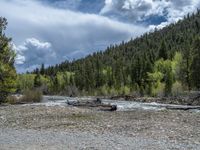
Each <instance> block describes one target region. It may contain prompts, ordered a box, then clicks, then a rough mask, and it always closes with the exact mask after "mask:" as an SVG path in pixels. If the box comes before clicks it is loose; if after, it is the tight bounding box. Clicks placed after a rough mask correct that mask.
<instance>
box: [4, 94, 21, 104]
mask: <svg viewBox="0 0 200 150" xmlns="http://www.w3.org/2000/svg"><path fill="white" fill-rule="evenodd" d="M18 102H19V99H18V98H17V97H16V96H11V95H10V96H8V97H7V98H6V103H8V104H11V105H14V104H16V103H18Z"/></svg>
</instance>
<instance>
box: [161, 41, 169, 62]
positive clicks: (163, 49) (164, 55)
mask: <svg viewBox="0 0 200 150" xmlns="http://www.w3.org/2000/svg"><path fill="white" fill-rule="evenodd" d="M159 58H163V59H164V60H167V59H168V54H167V47H166V43H165V41H164V40H163V41H162V43H161V47H160V50H159Z"/></svg>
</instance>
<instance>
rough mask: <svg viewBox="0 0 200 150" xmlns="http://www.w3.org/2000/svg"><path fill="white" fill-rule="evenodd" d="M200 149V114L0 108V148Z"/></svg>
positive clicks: (19, 107) (58, 108) (40, 107)
mask: <svg viewBox="0 0 200 150" xmlns="http://www.w3.org/2000/svg"><path fill="white" fill-rule="evenodd" d="M199 148H200V113H199V112H195V111H194V112H193V111H192V112H191V111H178V110H157V111H155V110H144V109H136V110H131V111H116V112H102V111H96V110H93V109H86V108H76V107H69V106H66V105H57V106H56V105H16V106H11V105H9V106H1V107H0V149H3V150H4V149H5V150H10V149H11V150H12V149H13V150H16V149H20V150H21V149H22V150H23V149H24V150H27V149H30V150H32V149H37V150H40V149H41V150H43V149H56V150H57V149H72V150H73V149H100V150H101V149H102V150H103V149H123V150H126V149H127V150H129V149H137V150H139V149H148V150H149V149H150V150H151V149H152V150H160V149H163V150H164V149H183V150H184V149H186V150H187V149H188V150H192V149H194V150H199Z"/></svg>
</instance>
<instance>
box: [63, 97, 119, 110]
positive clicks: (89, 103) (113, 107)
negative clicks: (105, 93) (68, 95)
mask: <svg viewBox="0 0 200 150" xmlns="http://www.w3.org/2000/svg"><path fill="white" fill-rule="evenodd" d="M67 104H68V105H72V106H76V107H93V108H98V109H99V110H103V111H116V110H117V105H111V104H103V103H102V101H101V100H100V99H99V98H97V100H94V101H76V102H69V101H68V102H67Z"/></svg>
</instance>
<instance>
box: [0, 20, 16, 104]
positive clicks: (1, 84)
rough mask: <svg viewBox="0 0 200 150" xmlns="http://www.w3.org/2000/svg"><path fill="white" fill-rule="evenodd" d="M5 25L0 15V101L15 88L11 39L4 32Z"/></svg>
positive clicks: (13, 55)
mask: <svg viewBox="0 0 200 150" xmlns="http://www.w3.org/2000/svg"><path fill="white" fill-rule="evenodd" d="M6 25H7V21H6V19H5V18H1V17H0V103H2V102H4V101H5V99H6V97H7V96H8V94H9V93H12V92H14V91H15V90H16V89H15V84H16V77H17V76H16V71H15V68H14V58H15V54H14V51H13V50H12V47H11V45H10V41H11V39H10V38H7V37H6V36H5V34H4V30H5V29H6Z"/></svg>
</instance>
